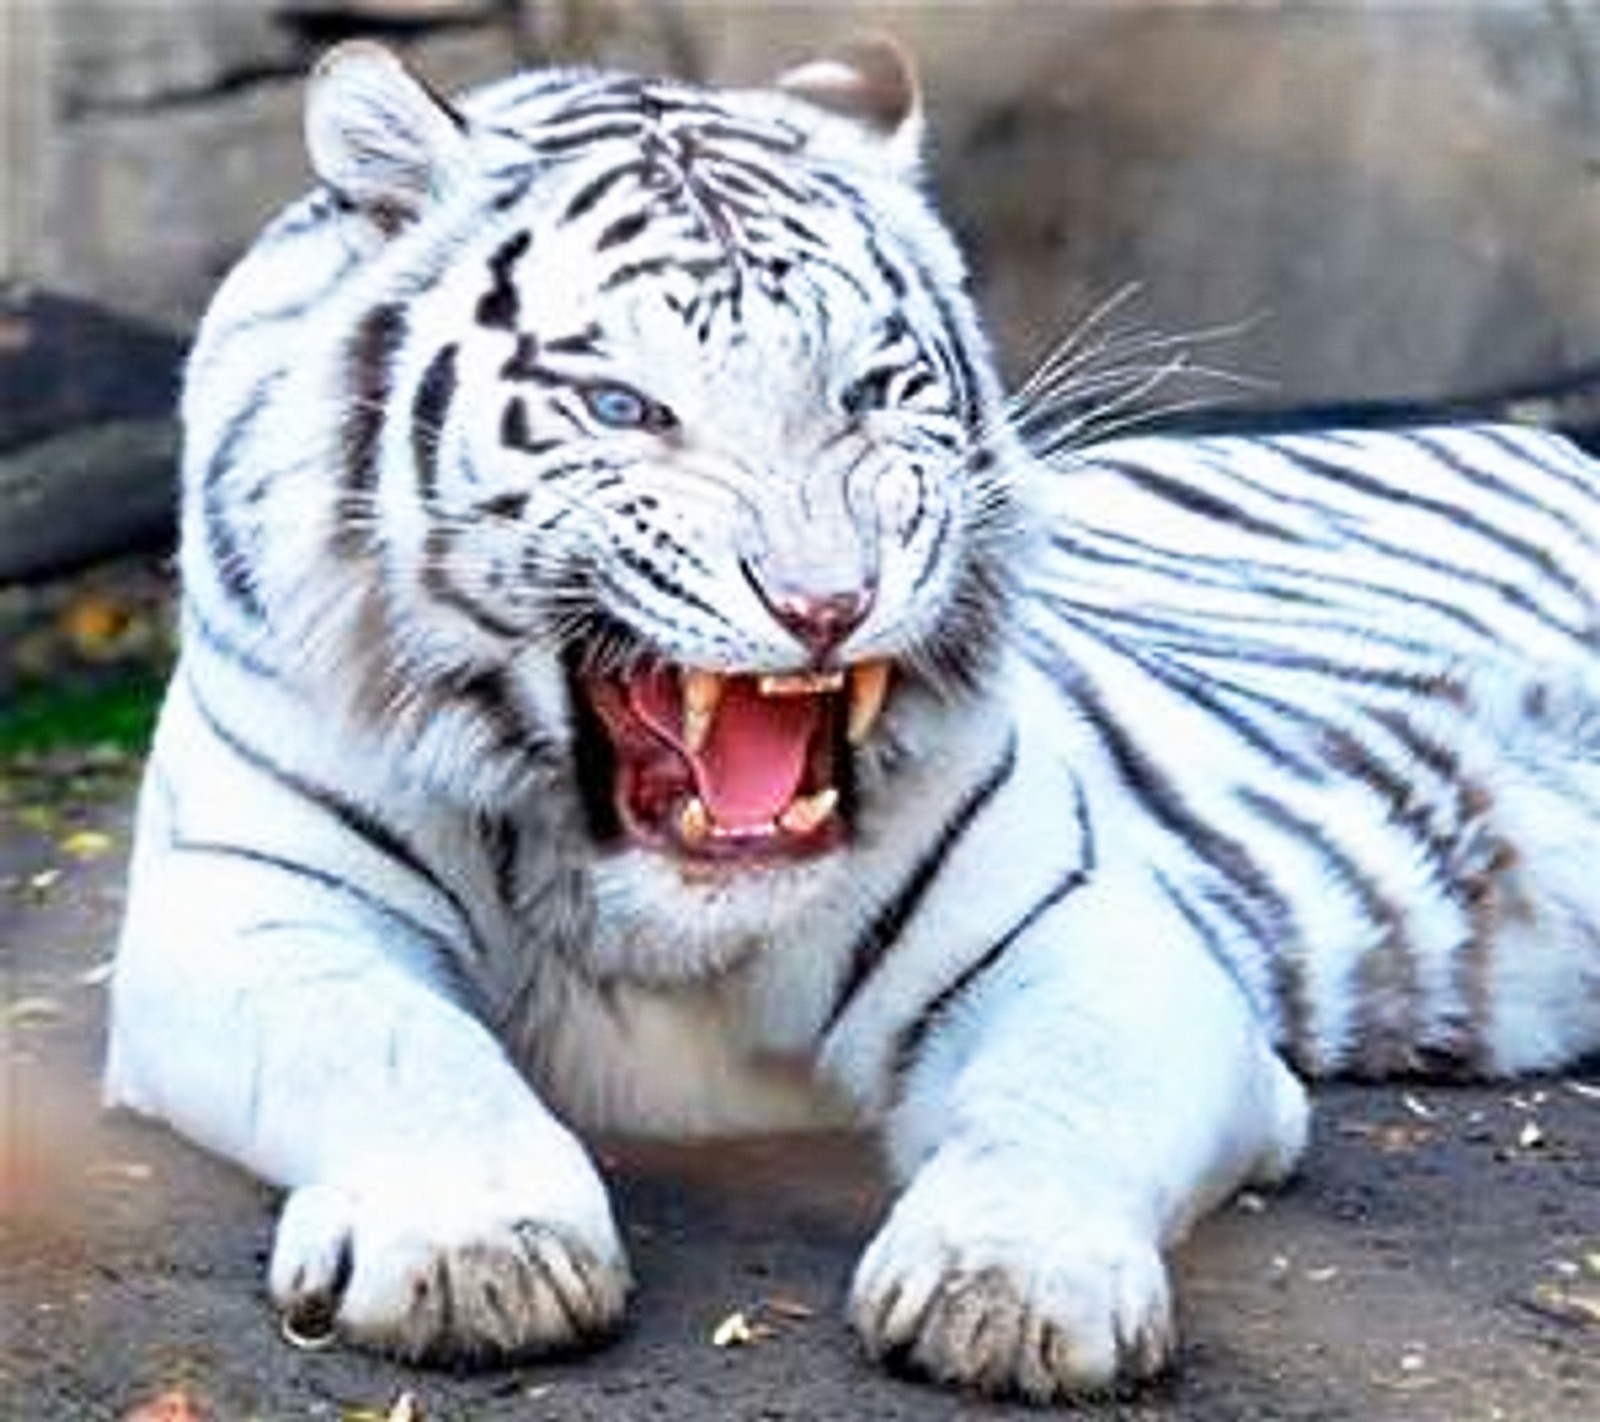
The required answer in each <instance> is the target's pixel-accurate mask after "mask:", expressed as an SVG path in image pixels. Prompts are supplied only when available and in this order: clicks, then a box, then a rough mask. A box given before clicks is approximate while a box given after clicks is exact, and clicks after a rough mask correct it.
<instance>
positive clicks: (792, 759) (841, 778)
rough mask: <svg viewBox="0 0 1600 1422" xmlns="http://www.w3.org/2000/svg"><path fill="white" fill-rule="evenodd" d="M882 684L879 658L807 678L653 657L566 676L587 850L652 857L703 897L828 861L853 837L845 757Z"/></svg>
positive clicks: (878, 709)
mask: <svg viewBox="0 0 1600 1422" xmlns="http://www.w3.org/2000/svg"><path fill="white" fill-rule="evenodd" d="M893 678H894V671H893V668H892V666H891V664H890V663H889V662H888V661H885V660H881V659H880V660H870V661H861V662H857V663H854V664H852V665H849V666H846V667H843V668H839V669H832V670H826V671H807V672H732V673H730V672H721V671H712V670H709V669H705V668H694V667H685V666H679V665H675V664H672V663H668V662H665V661H660V660H653V661H650V662H647V663H645V664H643V665H642V666H640V667H637V668H635V669H632V670H630V671H628V672H626V673H623V674H618V673H585V672H574V673H573V674H572V675H571V677H570V686H571V690H572V694H573V704H574V706H575V708H576V715H575V720H576V723H577V728H578V737H577V746H576V751H577V766H578V781H579V785H580V787H581V789H582V793H583V798H584V804H585V808H586V811H587V814H588V820H589V825H590V830H591V833H592V834H593V836H594V839H595V841H596V844H597V845H598V846H599V848H600V849H601V851H602V854H616V853H620V852H622V851H629V850H631V851H642V852H645V853H648V854H652V855H654V856H657V857H659V858H660V859H662V860H663V861H666V862H668V863H670V864H671V865H672V866H673V867H674V869H675V871H676V873H677V874H678V876H679V877H680V878H681V880H682V881H683V882H684V883H685V884H688V885H696V884H698V885H702V886H708V885H709V886H715V885H718V884H722V883H725V882H726V881H727V880H729V879H736V878H744V877H747V876H752V875H754V876H763V871H772V870H793V869H794V868H796V867H797V866H798V865H800V864H801V863H803V862H805V861H810V860H815V859H819V858H822V857H825V856H828V855H831V854H835V853H837V852H838V851H839V850H841V849H843V848H844V847H846V846H847V845H848V844H849V843H850V841H851V839H852V837H853V828H854V820H855V812H856V774H855V769H856V754H857V752H858V751H859V750H860V749H861V748H862V746H863V745H864V744H865V743H866V741H867V740H868V738H869V737H870V736H871V735H872V734H873V731H874V729H875V728H876V727H877V725H878V723H879V719H880V717H881V716H882V713H883V710H884V707H885V703H886V701H887V700H888V697H889V694H890V689H891V684H892V681H893ZM630 857H632V856H630Z"/></svg>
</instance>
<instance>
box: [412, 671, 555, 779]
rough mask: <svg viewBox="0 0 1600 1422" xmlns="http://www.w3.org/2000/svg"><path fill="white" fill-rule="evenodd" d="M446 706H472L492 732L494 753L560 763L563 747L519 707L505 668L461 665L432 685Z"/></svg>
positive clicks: (525, 759)
mask: <svg viewBox="0 0 1600 1422" xmlns="http://www.w3.org/2000/svg"><path fill="white" fill-rule="evenodd" d="M427 690H428V691H429V692H431V693H434V694H436V695H437V696H438V697H440V698H441V699H442V700H443V702H444V704H445V705H447V706H448V705H452V704H454V705H463V706H467V707H470V709H471V710H472V712H473V714H474V715H475V716H477V718H478V720H479V722H480V724H485V725H486V726H487V728H488V729H489V731H490V732H491V745H490V747H489V753H490V754H491V755H500V756H504V757H506V758H507V759H515V760H523V761H542V762H544V763H545V764H546V765H547V766H549V765H555V764H557V763H559V761H560V759H561V757H560V748H559V747H558V746H557V745H556V743H555V742H554V741H552V740H551V739H550V737H548V736H547V735H544V734H543V733H542V732H540V731H537V730H536V729H535V728H534V727H532V726H530V725H529V724H528V722H527V720H526V718H525V717H524V716H523V715H522V713H521V712H520V711H519V710H518V709H517V705H516V698H515V691H514V689H513V686H512V682H511V676H510V673H508V672H507V671H505V670H504V669H503V668H501V667H484V668H469V667H462V668H458V669H457V670H455V671H453V672H449V673H446V674H445V675H443V676H440V677H438V678H436V679H435V680H434V681H432V682H430V683H429V684H428V687H427Z"/></svg>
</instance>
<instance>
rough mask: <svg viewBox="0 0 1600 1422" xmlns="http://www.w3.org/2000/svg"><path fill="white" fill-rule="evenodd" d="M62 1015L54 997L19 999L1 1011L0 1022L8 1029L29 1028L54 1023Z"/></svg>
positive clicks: (9, 1003)
mask: <svg viewBox="0 0 1600 1422" xmlns="http://www.w3.org/2000/svg"><path fill="white" fill-rule="evenodd" d="M61 1015H62V1007H61V1004H60V1003H59V1002H57V1001H56V1000H55V998H53V997H19V998H17V999H16V1000H15V1001H14V1002H8V1003H7V1004H6V1005H5V1008H4V1010H3V1011H0V1021H4V1023H5V1025H6V1026H7V1027H29V1026H37V1025H38V1024H39V1023H41V1022H54V1021H55V1020H56V1018H58V1017H60V1016H61Z"/></svg>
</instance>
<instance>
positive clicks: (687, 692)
mask: <svg viewBox="0 0 1600 1422" xmlns="http://www.w3.org/2000/svg"><path fill="white" fill-rule="evenodd" d="M722 684H723V683H722V678H721V677H720V676H718V675H717V674H716V672H712V671H686V672H685V673H684V674H683V744H684V746H685V748H686V749H687V750H688V751H689V754H690V755H697V754H699V752H700V751H701V750H702V749H703V748H704V746H705V743H706V741H707V740H708V739H709V738H710V736H711V723H712V721H713V720H715V719H716V715H717V704H718V703H719V702H720V701H721V700H722Z"/></svg>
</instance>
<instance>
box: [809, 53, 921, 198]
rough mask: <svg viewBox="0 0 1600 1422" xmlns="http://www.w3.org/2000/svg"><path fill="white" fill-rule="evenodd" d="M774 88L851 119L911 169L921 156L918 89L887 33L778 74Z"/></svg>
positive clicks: (899, 164) (913, 69)
mask: <svg viewBox="0 0 1600 1422" xmlns="http://www.w3.org/2000/svg"><path fill="white" fill-rule="evenodd" d="M777 87H778V88H779V89H780V90H782V91H783V92H784V93H785V94H789V95H791V96H793V97H794V98H797V99H804V100H805V101H806V102H807V103H808V104H814V105H815V106H816V107H817V108H819V109H826V110H827V111H828V112H829V113H832V114H838V115H840V116H841V117H843V118H847V119H852V120H854V121H855V123H856V124H858V125H859V126H860V127H861V128H862V129H864V130H865V131H866V132H867V133H868V134H870V135H871V136H872V137H874V138H876V139H877V140H878V141H879V142H881V143H882V144H883V146H884V150H885V152H886V153H887V154H888V156H889V158H890V161H891V162H892V163H893V164H894V165H895V167H897V168H899V169H901V170H902V171H903V172H905V173H911V172H914V171H915V170H916V168H917V166H918V164H919V163H920V161H921V157H922V133H923V118H922V90H921V87H920V86H919V85H918V83H917V70H916V66H915V65H914V64H913V63H912V61H911V56H910V55H909V54H907V53H906V51H905V50H904V49H902V48H901V47H900V45H899V44H897V43H896V42H895V41H894V40H892V39H890V38H889V37H888V36H887V35H869V36H866V37H864V38H862V39H859V40H856V41H855V42H854V43H853V44H850V45H847V46H846V47H845V48H844V49H843V50H841V51H840V52H839V53H838V54H836V55H830V56H829V57H827V58H825V59H813V60H810V61H809V62H807V63H805V64H802V65H800V66H799V67H798V68H795V69H791V70H789V71H788V72H787V73H785V74H781V75H779V76H778V81H777Z"/></svg>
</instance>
